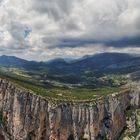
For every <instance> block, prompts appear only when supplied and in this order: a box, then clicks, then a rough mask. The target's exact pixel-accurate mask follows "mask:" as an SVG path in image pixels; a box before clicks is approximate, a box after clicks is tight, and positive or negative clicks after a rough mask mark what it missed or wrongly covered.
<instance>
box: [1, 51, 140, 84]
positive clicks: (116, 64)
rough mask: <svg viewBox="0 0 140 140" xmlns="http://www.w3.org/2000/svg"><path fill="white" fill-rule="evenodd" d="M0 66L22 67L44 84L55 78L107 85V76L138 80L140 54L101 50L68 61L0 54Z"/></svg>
mask: <svg viewBox="0 0 140 140" xmlns="http://www.w3.org/2000/svg"><path fill="white" fill-rule="evenodd" d="M0 67H4V68H17V69H22V70H25V71H27V73H28V74H29V75H30V74H31V75H34V77H37V75H39V76H38V77H40V80H43V82H44V83H46V82H48V81H51V82H52V81H53V82H54V81H55V82H59V83H67V84H82V85H92V86H93V85H95V84H98V83H99V85H101V84H102V85H104V84H103V83H102V81H104V79H105V77H107V79H108V77H109V79H108V80H110V77H111V80H112V79H113V77H114V75H115V76H117V77H120V76H121V77H125V78H126V77H131V78H132V79H135V80H136V79H139V78H140V56H139V55H135V54H126V53H101V54H95V55H90V56H84V57H82V58H79V59H71V60H69V61H67V60H65V59H62V58H57V59H53V60H50V61H47V62H37V61H28V60H24V59H21V58H17V57H15V56H6V55H3V56H0ZM110 75H111V76H110ZM112 75H113V77H112ZM121 79H122V78H121Z"/></svg>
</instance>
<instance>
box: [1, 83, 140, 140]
mask: <svg viewBox="0 0 140 140" xmlns="http://www.w3.org/2000/svg"><path fill="white" fill-rule="evenodd" d="M131 106H135V107H139V106H140V92H139V90H138V89H136V88H135V90H131V91H125V93H120V94H117V93H116V94H112V95H109V96H107V97H106V98H105V99H102V100H98V101H93V102H88V103H86V102H66V101H64V102H59V101H55V100H48V99H44V98H43V97H39V96H37V95H34V94H31V93H28V92H26V91H24V90H21V89H19V88H17V87H15V86H14V85H13V84H11V83H8V82H7V81H5V80H1V81H0V123H1V134H3V135H4V136H5V139H7V140H8V139H12V140H79V139H81V140H82V139H83V138H85V139H87V140H95V139H103V138H107V139H110V140H115V139H117V137H118V135H119V134H120V133H121V131H122V130H123V128H124V127H125V125H126V120H125V115H124V113H125V110H126V109H128V108H129V107H131Z"/></svg>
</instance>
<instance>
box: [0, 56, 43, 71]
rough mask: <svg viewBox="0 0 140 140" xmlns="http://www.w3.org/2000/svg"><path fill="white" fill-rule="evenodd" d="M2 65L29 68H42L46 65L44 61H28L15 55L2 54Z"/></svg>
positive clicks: (0, 57) (0, 64) (0, 58)
mask: <svg viewBox="0 0 140 140" xmlns="http://www.w3.org/2000/svg"><path fill="white" fill-rule="evenodd" d="M0 66H1V67H16V68H23V69H27V70H40V69H41V68H42V67H46V64H45V63H44V62H36V61H28V60H24V59H21V58H18V57H15V56H6V55H2V56H0Z"/></svg>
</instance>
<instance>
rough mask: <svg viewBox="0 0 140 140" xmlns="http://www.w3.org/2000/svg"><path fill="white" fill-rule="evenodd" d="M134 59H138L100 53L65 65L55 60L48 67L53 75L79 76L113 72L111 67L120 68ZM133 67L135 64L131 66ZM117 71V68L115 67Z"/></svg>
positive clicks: (127, 55) (132, 56)
mask: <svg viewBox="0 0 140 140" xmlns="http://www.w3.org/2000/svg"><path fill="white" fill-rule="evenodd" d="M134 59H135V60H136V59H138V60H139V59H140V57H139V56H137V55H130V54H125V53H101V54H96V55H91V56H84V57H82V58H80V59H77V60H75V61H72V62H70V63H67V62H66V61H64V60H61V61H60V60H55V61H52V62H51V63H48V64H47V65H48V67H53V68H54V69H55V70H56V71H55V70H53V71H52V69H50V70H51V72H53V74H58V72H59V73H60V74H70V73H72V74H75V73H77V74H81V73H84V72H85V71H94V72H99V71H106V72H107V71H111V68H112V69H113V70H114V68H115V67H113V66H120V65H121V64H122V63H124V64H125V63H127V62H128V63H129V61H130V62H131V61H134ZM133 65H135V63H134V64H133ZM116 69H117V67H116Z"/></svg>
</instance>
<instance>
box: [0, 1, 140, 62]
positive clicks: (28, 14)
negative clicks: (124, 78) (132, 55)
mask: <svg viewBox="0 0 140 140" xmlns="http://www.w3.org/2000/svg"><path fill="white" fill-rule="evenodd" d="M27 28H29V29H31V32H30V34H29V36H28V38H25V36H24V35H25V32H24V31H25V30H26V29H27ZM135 36H136V37H139V36H140V1H138V0H98V1H97V0H30V1H28V0H12V1H11V0H1V1H0V51H1V52H0V53H1V54H9V53H11V55H18V56H21V57H24V58H28V59H36V56H39V57H37V59H39V60H44V59H49V58H53V57H61V56H62V57H65V56H66V57H69V56H70V57H74V56H76V57H80V56H82V55H86V54H89V53H95V52H100V51H111V49H112V51H119V50H123V51H126V52H137V51H138V50H139V47H138V46H137V47H135V46H131V47H128V46H127V48H126V47H125V46H124V48H115V47H113V46H112V47H110V46H106V45H103V44H104V41H107V40H119V39H123V38H128V37H129V38H131V37H135ZM64 40H65V41H67V40H93V41H94V40H95V41H97V42H98V41H99V42H102V45H97V44H94V43H93V44H92V43H91V44H88V43H87V45H86V43H84V42H83V44H82V43H81V44H80V45H81V47H79V46H77V47H76V46H75V48H71V47H70V46H69V45H68V44H70V43H73V42H70V41H69V42H68V43H67V42H65V43H63V41H64ZM61 44H64V45H66V46H62V47H61V46H60V45H61ZM67 45H68V46H67ZM100 46H102V47H100ZM132 50H133V51H132Z"/></svg>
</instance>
